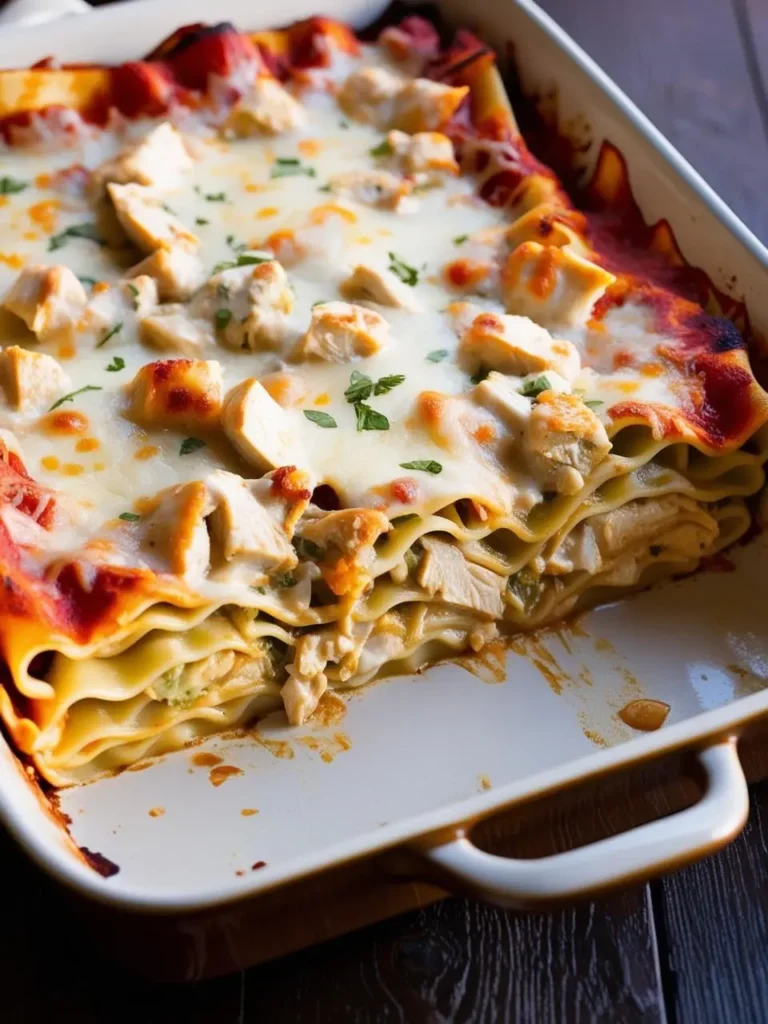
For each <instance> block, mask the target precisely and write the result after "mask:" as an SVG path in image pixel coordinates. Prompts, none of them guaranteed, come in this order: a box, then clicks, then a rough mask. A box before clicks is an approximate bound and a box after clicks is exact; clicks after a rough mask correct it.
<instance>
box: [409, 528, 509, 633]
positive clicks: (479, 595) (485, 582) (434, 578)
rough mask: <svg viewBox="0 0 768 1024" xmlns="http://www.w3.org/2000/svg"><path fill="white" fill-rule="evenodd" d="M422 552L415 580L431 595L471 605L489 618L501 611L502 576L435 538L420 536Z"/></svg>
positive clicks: (502, 600)
mask: <svg viewBox="0 0 768 1024" xmlns="http://www.w3.org/2000/svg"><path fill="white" fill-rule="evenodd" d="M421 544H422V546H423V548H424V554H423V555H422V558H421V561H420V562H419V564H418V567H417V569H416V574H415V575H416V580H417V582H418V583H419V584H420V585H421V586H422V587H424V589H425V590H426V591H427V592H428V593H429V594H432V595H433V596H435V595H437V596H438V597H440V598H441V599H442V600H443V601H445V602H446V603H447V604H456V605H459V606H460V607H462V608H473V609H474V610H475V611H476V612H479V613H480V614H481V615H485V616H487V617H488V618H489V619H499V618H501V616H502V615H503V614H504V599H503V593H504V587H505V582H506V581H505V580H504V578H503V577H501V576H499V575H497V574H496V573H495V572H492V571H491V570H490V569H484V568H483V567H482V566H480V565H475V564H474V563H473V562H468V561H467V560H466V559H465V558H464V555H463V554H462V553H461V550H460V549H459V548H458V547H456V545H455V544H452V543H450V542H449V541H446V540H441V539H439V538H437V537H431V536H425V537H422V538H421Z"/></svg>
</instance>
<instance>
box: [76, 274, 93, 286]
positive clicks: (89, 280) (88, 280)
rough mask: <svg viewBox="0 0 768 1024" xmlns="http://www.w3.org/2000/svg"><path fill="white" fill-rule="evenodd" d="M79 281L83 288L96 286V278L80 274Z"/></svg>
mask: <svg viewBox="0 0 768 1024" xmlns="http://www.w3.org/2000/svg"><path fill="white" fill-rule="evenodd" d="M77 280H78V281H79V282H80V284H81V285H82V286H83V288H93V286H94V285H95V284H96V278H95V277H83V276H82V275H80V274H78V275H77Z"/></svg>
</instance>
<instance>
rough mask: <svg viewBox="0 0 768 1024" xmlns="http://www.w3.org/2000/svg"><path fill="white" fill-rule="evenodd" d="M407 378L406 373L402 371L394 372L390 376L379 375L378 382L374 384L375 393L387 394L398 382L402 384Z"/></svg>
mask: <svg viewBox="0 0 768 1024" xmlns="http://www.w3.org/2000/svg"><path fill="white" fill-rule="evenodd" d="M404 380H405V375H404V374H402V373H393V374H390V376H389V377H379V379H378V380H377V381H376V383H375V384H374V385H373V393H374V395H386V394H388V393H389V392H390V391H391V390H392V388H396V387H397V385H398V384H402V383H403V381H404Z"/></svg>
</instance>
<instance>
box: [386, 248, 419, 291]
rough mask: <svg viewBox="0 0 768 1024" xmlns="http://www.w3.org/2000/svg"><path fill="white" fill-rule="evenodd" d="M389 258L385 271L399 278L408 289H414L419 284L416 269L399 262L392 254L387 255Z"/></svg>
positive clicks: (397, 257) (401, 261)
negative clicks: (389, 271)
mask: <svg viewBox="0 0 768 1024" xmlns="http://www.w3.org/2000/svg"><path fill="white" fill-rule="evenodd" d="M387 255H388V256H389V266H388V267H387V270H391V271H392V273H393V274H394V275H395V276H396V277H399V278H400V280H401V281H402V282H403V284H407V285H408V286H409V287H411V288H414V287H415V286H416V285H417V284H418V283H419V272H418V270H417V269H416V267H412V266H411V265H410V264H408V263H406V262H405V261H404V260H401V259H400V258H399V256H395V254H394V253H393V252H390V253H387Z"/></svg>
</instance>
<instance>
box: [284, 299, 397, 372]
mask: <svg viewBox="0 0 768 1024" xmlns="http://www.w3.org/2000/svg"><path fill="white" fill-rule="evenodd" d="M388 341H389V325H388V324H387V321H386V320H384V318H383V317H381V316H379V314H378V313H374V311H373V310H372V309H365V308H364V307H363V306H353V305H351V304H350V303H347V302H324V303H323V304H322V305H319V306H315V308H314V309H313V310H312V318H311V320H310V324H309V330H308V331H307V333H306V334H305V335H303V337H301V338H300V339H299V341H298V342H297V343H296V346H295V348H294V349H293V352H292V353H291V359H292V360H293V361H294V362H306V361H309V360H323V361H324V362H327V363H347V362H349V361H350V360H351V359H355V358H358V357H365V356H372V355H375V354H376V352H379V351H380V350H381V349H382V348H384V346H385V345H386V344H387V343H388Z"/></svg>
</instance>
